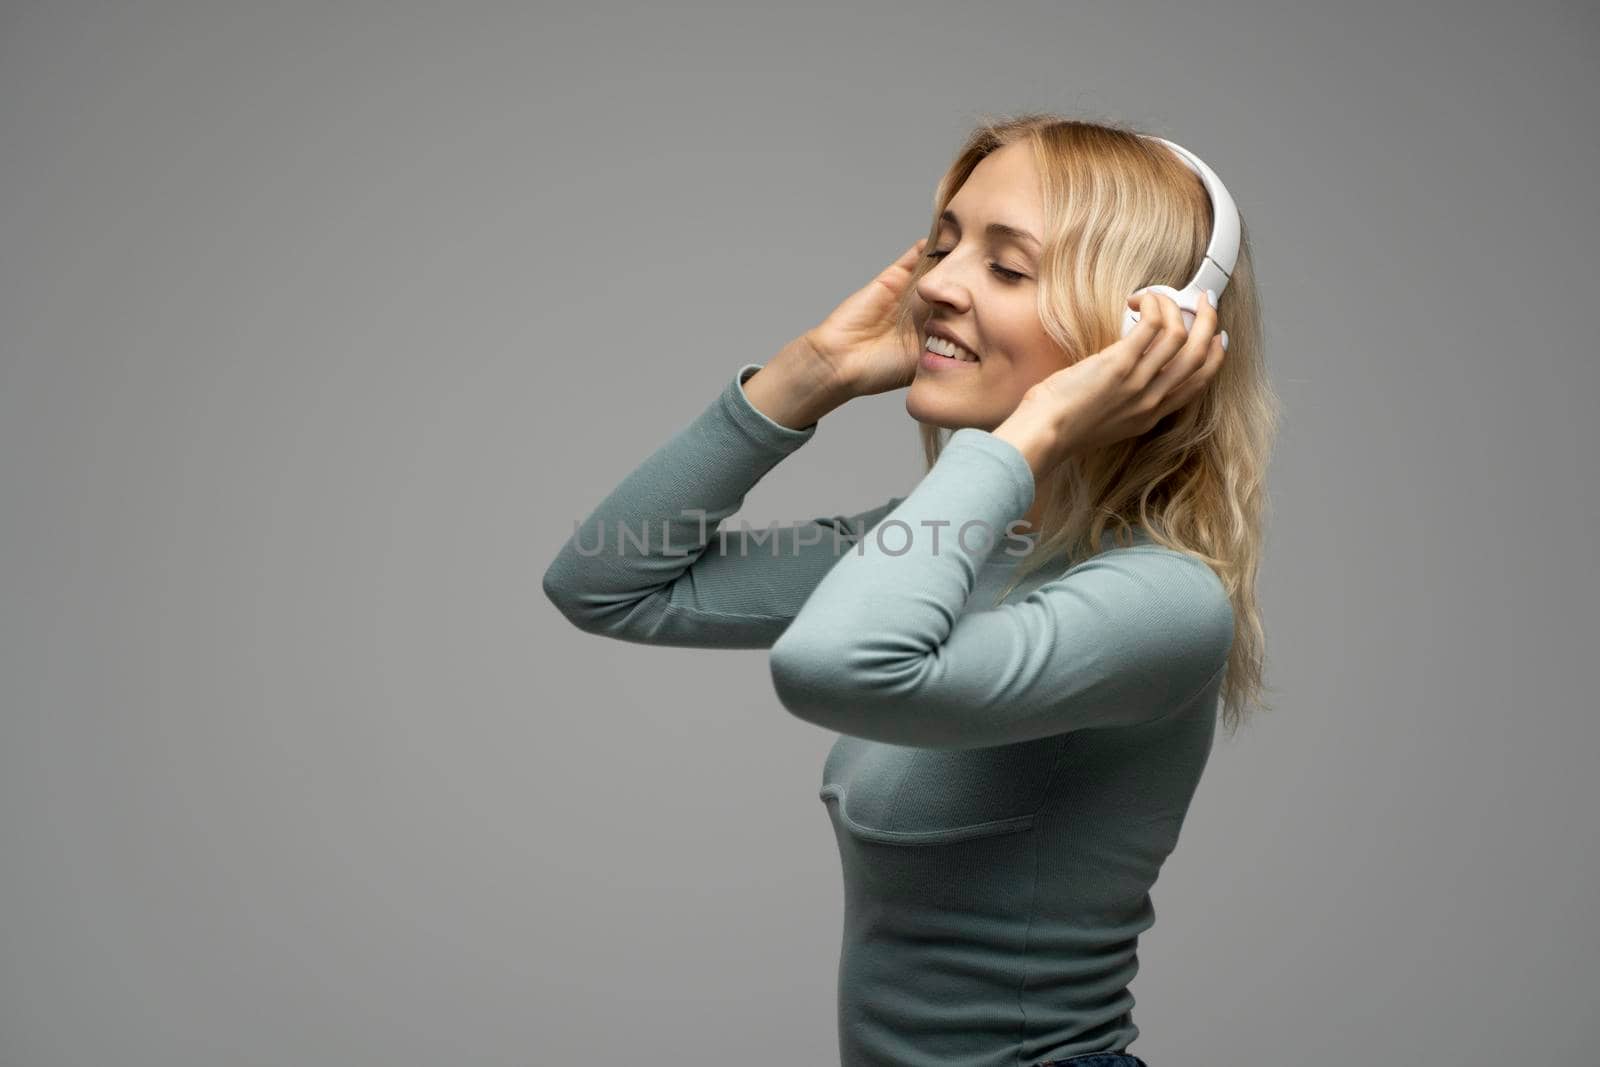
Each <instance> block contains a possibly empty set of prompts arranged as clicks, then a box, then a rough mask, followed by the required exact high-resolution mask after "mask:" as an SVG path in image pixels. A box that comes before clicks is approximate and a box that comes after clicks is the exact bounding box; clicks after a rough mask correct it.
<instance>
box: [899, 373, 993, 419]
mask: <svg viewBox="0 0 1600 1067" xmlns="http://www.w3.org/2000/svg"><path fill="white" fill-rule="evenodd" d="M918 384H919V383H917V382H913V383H912V385H911V388H910V389H909V390H907V392H906V414H907V415H910V416H911V417H912V418H913V419H916V420H917V421H918V422H920V423H922V424H923V425H924V426H938V427H940V428H942V429H946V430H959V429H961V428H962V427H963V426H975V425H977V424H978V423H977V420H975V419H974V418H973V417H972V413H971V412H970V411H968V410H967V409H966V406H965V405H963V404H960V403H954V402H952V401H951V399H950V398H940V397H938V396H937V395H936V394H937V390H930V389H926V388H924V389H918Z"/></svg>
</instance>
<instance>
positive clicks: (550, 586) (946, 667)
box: [544, 115, 1277, 1067]
mask: <svg viewBox="0 0 1600 1067" xmlns="http://www.w3.org/2000/svg"><path fill="white" fill-rule="evenodd" d="M1174 147H1175V146H1174ZM1223 194H1224V195H1225V191H1223ZM1228 203H1229V206H1230V208H1231V200H1230V201H1229V202H1228ZM1212 215H1213V211H1212V205H1211V199H1210V196H1209V195H1208V192H1207V189H1206V187H1205V186H1204V185H1203V183H1202V182H1201V181H1200V180H1199V179H1198V178H1197V177H1196V171H1195V170H1194V169H1192V168H1191V167H1190V166H1188V165H1187V164H1185V163H1184V162H1183V160H1182V159H1181V158H1180V157H1179V156H1178V155H1177V154H1175V153H1174V151H1173V150H1172V149H1171V148H1169V147H1166V143H1163V142H1160V141H1159V140H1158V139H1152V138H1147V137H1144V136H1142V135H1139V134H1137V133H1135V132H1133V131H1130V130H1125V129H1120V128H1116V127H1114V126H1109V125H1105V124H1097V123H1089V122H1079V121H1071V120H1066V119H1062V118H1059V117H1056V116H1050V115H1024V116H1021V117H1018V118H1015V119H1012V120H1008V121H1003V122H995V123H989V124H986V125H985V126H984V127H982V128H981V129H979V130H978V131H977V132H976V133H975V134H974V135H973V136H972V137H971V138H970V139H969V141H968V143H967V144H966V145H965V146H964V148H963V149H962V151H961V153H960V155H959V156H958V157H957V159H956V161H955V163H954V164H953V165H952V167H951V169H950V171H949V172H948V173H947V174H946V176H945V178H944V180H943V181H942V182H941V184H940V187H939V191H938V194H937V196H936V198H935V211H934V216H935V217H934V222H933V226H932V228H931V229H930V231H929V233H928V234H927V236H926V237H925V238H923V239H920V240H918V241H917V242H916V243H915V244H914V245H913V246H912V247H911V248H910V249H908V250H907V251H906V252H905V254H904V255H902V256H901V257H900V258H899V259H898V260H896V261H895V262H894V263H893V264H891V265H890V266H889V267H888V268H886V269H885V270H884V271H883V273H881V274H880V275H879V276H878V277H877V278H875V279H873V281H872V282H871V283H870V284H868V285H867V286H866V287H865V288H863V289H862V290H861V291H860V292H858V293H856V294H854V295H853V296H851V297H850V298H849V299H848V300H846V301H845V302H844V303H843V304H841V305H840V306H839V307H838V308H837V309H836V310H834V312H833V313H832V314H830V315H829V316H828V317H827V318H826V319H825V320H824V321H823V322H822V323H821V324H820V325H819V326H817V327H815V328H814V329H812V330H809V331H807V332H806V333H805V334H803V335H802V336H801V337H799V338H797V339H795V340H794V341H793V342H791V343H790V344H788V345H787V346H785V347H784V348H783V349H782V350H781V351H780V352H779V353H778V354H777V355H776V356H774V357H773V358H772V359H770V360H769V361H768V362H767V363H765V364H746V365H744V366H743V367H741V368H740V369H739V371H738V372H737V374H736V375H735V377H734V379H733V380H732V381H730V382H728V383H727V384H726V385H725V386H724V388H723V389H722V390H721V393H720V395H719V396H718V397H717V398H716V399H715V400H713V401H712V402H711V404H710V405H709V406H708V407H707V408H706V409H705V410H704V411H703V412H701V414H700V415H699V417H698V418H696V419H695V420H694V421H693V422H692V423H690V424H689V426H688V427H687V428H686V429H684V430H682V431H681V432H679V433H678V434H677V435H676V436H674V437H673V438H672V439H671V440H669V441H668V442H667V443H666V444H665V445H663V446H662V447H661V448H659V449H658V450H657V451H656V452H655V453H654V454H653V455H651V456H650V457H649V458H648V459H646V460H645V461H644V463H643V464H642V465H640V466H639V467H638V468H637V469H636V470H634V471H633V472H632V473H631V474H629V475H628V477H626V478H625V479H623V481H622V483H621V484H620V485H619V486H617V488H616V489H614V490H613V491H612V492H611V493H610V495H608V496H607V497H606V498H605V500H603V501H602V502H601V503H600V505H599V506H598V507H597V508H596V509H595V511H594V512H593V514H591V515H590V516H589V518H588V519H587V520H586V521H585V522H584V523H583V524H581V525H580V527H579V528H578V529H577V530H576V531H575V532H574V535H573V537H572V538H571V539H570V540H569V541H568V542H567V543H566V545H564V546H563V548H562V549H561V551H560V553H559V555H558V556H557V557H556V559H555V561H554V562H553V563H552V564H551V565H550V567H549V569H548V570H547V571H546V573H545V576H544V589H545V592H546V594H547V595H548V596H549V597H550V599H551V600H552V601H553V602H554V603H555V605H556V606H557V607H558V608H559V609H560V610H561V612H562V613H563V614H564V615H565V616H566V617H567V618H568V619H570V620H571V621H572V622H573V623H574V624H576V625H577V626H579V627H580V628H582V629H583V630H585V631H587V632H590V633H596V634H603V635H606V636H609V637H614V638H619V639H622V640H626V641H639V642H650V643H655V644H664V645H680V646H696V647H721V648H770V650H771V652H770V664H771V670H772V679H773V683H774V687H775V689H776V692H777V696H778V699H779V700H780V701H781V703H782V704H783V705H784V707H786V708H787V709H788V710H789V711H790V712H792V713H793V714H795V715H797V716H799V717H800V718H802V719H804V720H806V721H807V722H811V723H814V724H816V725H819V726H823V727H825V728H827V729H829V730H833V731H837V732H838V733H839V734H840V736H839V738H838V740H837V741H836V743H835V744H834V747H833V749H832V751H831V752H830V753H829V756H828V759H827V762H826V764H825V766H824V769H823V776H822V789H821V793H820V796H821V798H822V800H823V802H824V803H825V805H826V806H827V811H828V814H829V818H830V820H831V822H832V824H833V827H834V831H835V837H836V840H837V843H838V846H839V851H840V856H841V860H842V862H843V865H844V875H845V919H844V921H845V932H844V940H843V946H842V950H841V958H840V967H839V1015H838V1027H839V1047H840V1054H841V1061H842V1064H843V1065H844V1067H857V1065H867V1064H873V1065H879V1064H903V1065H922V1064H941V1063H949V1064H962V1065H963V1067H967V1065H973V1067H976V1065H980V1064H982V1065H987V1064H994V1065H996V1067H999V1065H1001V1064H1009V1065H1015V1064H1027V1065H1038V1067H1043V1065H1045V1064H1057V1065H1059V1064H1073V1065H1075V1067H1134V1065H1142V1064H1143V1061H1142V1060H1140V1059H1139V1058H1138V1057H1136V1056H1133V1055H1131V1054H1130V1053H1128V1052H1127V1051H1126V1050H1127V1047H1128V1045H1129V1044H1130V1043H1131V1042H1132V1041H1133V1040H1134V1038H1135V1037H1137V1036H1138V1033H1139V1030H1138V1028H1137V1027H1136V1026H1135V1025H1134V1022H1133V1017H1132V1007H1133V1003H1134V998H1133V995H1132V994H1131V992H1129V989H1128V985H1129V983H1130V981H1131V980H1132V978H1133V976H1134V974H1135V973H1136V971H1137V969H1138V959H1137V953H1136V947H1137V941H1138V937H1139V934H1140V933H1141V932H1142V931H1144V930H1146V929H1148V928H1149V927H1150V925H1151V924H1152V923H1153V921H1154V911H1153V909H1152V906H1151V902H1150V895H1149V890H1150V888H1151V886H1152V885H1153V884H1154V882H1155V879H1156V876H1157V874H1158V873H1159V870H1160V867H1161V864H1162V862H1163V861H1164V860H1165V859H1166V857H1167V856H1168V854H1170V852H1171V851H1172V849H1173V848H1174V846H1175V845H1176V843H1177V838H1178V831H1179V828H1180V826H1181V824H1182V822H1183V819H1184V815H1185V813H1186V812H1187V810H1188V806H1189V801H1190V799H1191V797H1192V796H1193V794H1194V791H1195V788H1196V786H1197V785H1198V782H1199V779H1200V775H1201V771H1202V769H1203V768H1204V766H1205V763H1206V760H1207V757H1208V754H1209V751H1210V748H1211V743H1212V739H1213V733H1214V723H1215V720H1216V717H1217V709H1218V707H1219V705H1220V706H1222V708H1223V713H1222V714H1223V718H1224V721H1225V722H1227V723H1228V724H1229V726H1230V729H1232V728H1236V727H1237V725H1238V721H1239V718H1240V715H1241V711H1242V709H1243V708H1244V705H1245V704H1246V702H1250V701H1253V702H1256V703H1260V701H1259V692H1260V689H1261V682H1260V677H1261V663H1262V641H1263V638H1262V630H1261V626H1260V623H1259V620H1258V617H1257V611H1256V604H1255V593H1254V588H1255V587H1254V576H1255V572H1256V569H1257V563H1258V559H1259V553H1260V544H1261V529H1260V526H1261V520H1262V512H1263V507H1264V503H1265V497H1264V489H1263V476H1264V474H1265V470H1266V464H1267V458H1268V452H1269V447H1270V443H1271V439H1272V436H1273V434H1274V432H1275V426H1276V418H1277V401H1276V397H1275V395H1274V394H1273V392H1272V390H1271V388H1270V386H1269V384H1268V382H1267V380H1266V377H1265V374H1264V368H1263V362H1262V353H1261V350H1260V345H1259V340H1260V336H1261V330H1260V322H1259V312H1258V310H1257V304H1256V294H1255V284H1254V277H1253V271H1252V267H1251V259H1250V251H1249V244H1248V240H1247V239H1246V238H1245V235H1244V233H1243V231H1242V224H1241V230H1240V232H1239V238H1240V240H1239V244H1238V249H1237V252H1238V254H1237V259H1236V261H1234V262H1231V263H1229V264H1227V265H1226V266H1223V267H1222V268H1221V270H1222V271H1223V272H1224V273H1221V274H1207V275H1204V276H1205V277H1222V278H1224V279H1225V281H1226V289H1225V293H1226V299H1222V300H1220V301H1218V302H1217V303H1216V306H1213V303H1212V300H1208V299H1205V298H1202V299H1200V301H1199V303H1198V305H1197V306H1196V307H1195V308H1194V309H1193V315H1192V323H1191V322H1190V321H1189V320H1188V318H1186V316H1185V315H1184V314H1183V310H1184V309H1180V308H1179V306H1178V305H1177V303H1175V302H1174V301H1173V300H1172V299H1171V298H1170V297H1169V296H1168V295H1166V292H1171V291H1176V290H1166V291H1144V292H1136V291H1137V290H1138V289H1140V288H1141V287H1148V286H1151V285H1155V284H1166V285H1172V286H1184V285H1185V283H1186V282H1188V281H1190V280H1191V279H1192V278H1195V277H1197V276H1198V275H1197V271H1200V270H1201V269H1202V265H1203V263H1204V262H1205V261H1204V259H1203V257H1204V254H1205V253H1206V252H1207V249H1208V240H1209V238H1210V235H1211V232H1212V225H1213V221H1212ZM1224 258H1227V257H1226V256H1225V257H1224ZM1230 268H1231V269H1230ZM1206 269H1207V270H1209V269H1211V268H1206ZM1214 292H1215V290H1213V294H1214ZM1130 293H1136V295H1134V296H1132V297H1130V296H1129V294H1130ZM1212 299H1213V300H1214V299H1215V297H1214V295H1213V297H1212ZM1125 307H1126V308H1127V309H1128V310H1136V311H1137V313H1138V319H1137V323H1136V325H1131V332H1127V333H1126V335H1125V336H1124V335H1122V331H1123V330H1125V329H1128V328H1129V325H1130V324H1128V323H1126V320H1125V317H1124V308H1125ZM1129 318H1131V316H1130V317H1129ZM1223 324H1226V327H1227V329H1226V330H1225V331H1223V330H1222V325H1223ZM1225 345H1226V347H1227V354H1226V359H1224V346H1225ZM907 386H909V391H908V392H907V394H906V410H907V412H908V413H909V414H910V415H911V416H912V418H914V419H916V420H917V421H918V422H919V423H920V424H921V433H922V436H923V441H924V445H925V447H926V449H927V457H928V468H929V469H928V471H927V473H926V474H925V475H924V477H923V478H922V480H921V481H920V482H919V483H918V484H917V485H916V486H915V487H914V488H913V489H912V490H911V491H910V493H909V494H908V495H905V496H898V497H891V498H889V499H888V500H887V501H886V502H885V503H883V504H881V505H879V506H877V507H875V508H872V509H870V510H868V511H864V512H859V513H857V514H853V515H848V516H846V515H838V516H830V517H825V518H817V519H815V520H813V521H812V522H811V523H810V524H806V525H802V526H798V527H794V528H792V529H791V530H790V531H789V533H791V534H792V537H784V536H778V535H776V534H775V532H769V533H767V534H766V535H763V534H762V533H760V532H759V531H750V530H745V531H741V532H734V531H729V530H723V529H720V524H721V523H722V521H723V520H724V519H726V518H728V517H729V516H730V515H732V514H733V513H734V512H735V511H737V510H738V508H739V507H740V506H741V504H742V502H743V500H744V497H745V494H746V493H747V492H748V491H749V489H750V488H751V487H752V486H754V485H755V483H756V482H757V481H758V480H759V479H760V478H761V477H762V476H763V475H764V474H766V472H767V471H769V470H770V469H771V468H772V467H773V466H775V465H776V464H777V463H778V462H779V461H780V460H782V459H783V458H784V457H785V456H787V455H788V454H790V453H791V452H794V451H795V450H796V449H798V448H800V447H801V446H802V445H804V444H805V443H806V442H807V441H808V440H810V438H811V437H812V436H813V435H814V434H815V433H816V429H817V425H818V423H819V422H820V420H821V419H822V417H823V416H824V415H826V414H827V413H828V412H830V411H832V410H833V409H834V408H836V407H838V406H839V405H840V404H842V403H844V402H845V401H846V400H849V399H851V398H853V397H857V396H866V395H871V394H875V393H882V392H886V391H889V390H893V389H899V388H903V387H907ZM941 430H944V431H951V432H950V433H949V434H948V436H947V437H945V436H942V435H941V433H940V431H941ZM612 531H615V533H613V532H612ZM658 534H659V535H661V536H657V535H658ZM611 537H614V538H615V541H614V543H613V542H611V541H608V538H611Z"/></svg>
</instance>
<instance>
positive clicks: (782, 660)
mask: <svg viewBox="0 0 1600 1067" xmlns="http://www.w3.org/2000/svg"><path fill="white" fill-rule="evenodd" d="M845 663H846V659H845V656H844V654H843V652H842V650H838V649H833V648H830V647H829V646H828V644H826V643H825V642H823V641H821V640H818V639H816V638H813V637H811V636H810V635H809V634H808V633H807V632H805V631H803V630H799V629H796V628H795V627H794V626H793V625H791V626H790V627H789V629H787V630H785V631H784V632H783V634H782V635H781V636H780V637H779V638H778V640H777V641H775V642H774V643H773V645H772V648H771V650H770V652H769V653H768V656H767V666H768V668H769V670H770V671H771V674H772V688H773V691H774V692H775V693H776V694H777V696H778V703H780V704H782V705H783V707H784V709H785V710H786V711H788V712H789V714H791V715H793V716H794V717H795V718H797V719H800V720H801V721H802V722H808V723H810V724H812V725H813V726H820V727H822V728H823V729H825V730H833V731H836V732H842V729H841V723H840V722H839V721H838V715H839V710H840V708H842V707H848V706H851V704H852V703H853V700H854V697H853V694H852V693H851V692H850V689H851V686H850V681H849V676H848V674H847V672H846V670H845V666H844V665H845Z"/></svg>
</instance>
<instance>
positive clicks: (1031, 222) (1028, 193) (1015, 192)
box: [950, 142, 1044, 233]
mask: <svg viewBox="0 0 1600 1067" xmlns="http://www.w3.org/2000/svg"><path fill="white" fill-rule="evenodd" d="M950 207H951V209H952V210H954V211H955V212H956V214H958V215H960V216H961V221H962V224H963V225H964V226H965V227H967V228H969V229H970V228H972V227H973V226H980V227H981V226H982V225H984V224H985V223H988V222H1007V223H1010V224H1011V225H1013V226H1018V227H1021V228H1022V229H1025V230H1030V231H1032V232H1033V233H1039V232H1040V231H1041V230H1042V229H1043V222H1044V197H1043V196H1042V195H1041V193H1040V191H1039V172H1038V168H1037V167H1035V166H1034V162H1033V149H1032V147H1031V146H1029V145H1028V144H1027V143H1026V142H1016V143H1013V144H1008V145H1005V146H1003V147H1001V148H998V149H996V150H995V151H993V152H990V153H989V154H988V155H987V156H984V157H983V159H981V160H979V161H978V165H977V166H976V167H974V168H973V169H972V173H971V174H969V175H967V180H966V181H965V182H964V183H962V186H961V188H960V189H958V190H957V191H956V195H955V196H953V197H951V198H950Z"/></svg>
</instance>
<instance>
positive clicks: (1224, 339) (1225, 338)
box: [1222, 330, 1228, 352]
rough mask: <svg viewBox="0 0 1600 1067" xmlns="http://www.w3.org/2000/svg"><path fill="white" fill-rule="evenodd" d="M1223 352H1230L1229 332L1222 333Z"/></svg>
mask: <svg viewBox="0 0 1600 1067" xmlns="http://www.w3.org/2000/svg"><path fill="white" fill-rule="evenodd" d="M1222 350H1223V351H1224V352H1226V351H1227V350H1228V331H1227V330H1223V331H1222Z"/></svg>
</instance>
